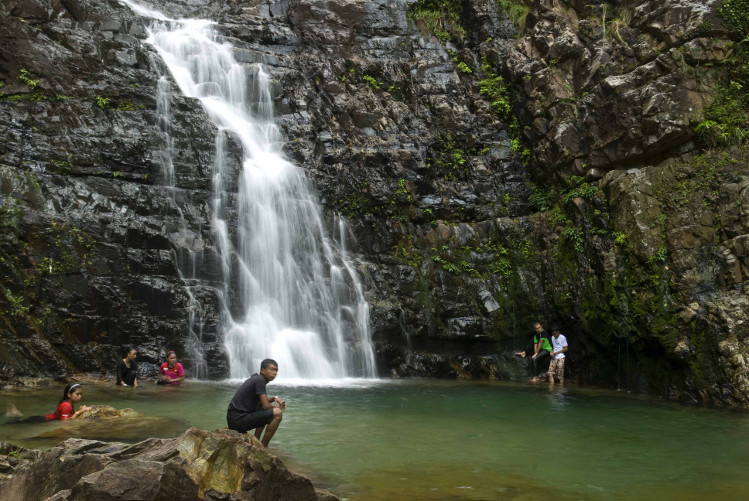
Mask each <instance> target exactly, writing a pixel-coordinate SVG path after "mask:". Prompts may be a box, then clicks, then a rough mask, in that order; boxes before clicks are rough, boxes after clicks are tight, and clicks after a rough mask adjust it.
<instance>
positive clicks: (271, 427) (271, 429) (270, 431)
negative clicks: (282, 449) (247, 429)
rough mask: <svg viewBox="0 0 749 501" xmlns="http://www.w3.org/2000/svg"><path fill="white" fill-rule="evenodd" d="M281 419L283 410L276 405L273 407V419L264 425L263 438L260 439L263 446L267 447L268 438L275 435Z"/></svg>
mask: <svg viewBox="0 0 749 501" xmlns="http://www.w3.org/2000/svg"><path fill="white" fill-rule="evenodd" d="M282 419H283V411H282V410H281V409H279V408H278V407H274V408H273V420H272V421H271V422H270V423H268V426H266V427H265V435H263V439H262V440H261V442H262V444H263V445H264V446H265V447H268V444H269V443H270V439H271V438H273V435H275V433H276V430H277V429H278V425H280V424H281V420H282Z"/></svg>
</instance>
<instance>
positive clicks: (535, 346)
mask: <svg viewBox="0 0 749 501" xmlns="http://www.w3.org/2000/svg"><path fill="white" fill-rule="evenodd" d="M533 331H534V333H533V341H532V342H531V343H530V344H529V345H528V346H527V347H526V348H525V350H523V351H518V352H515V355H520V356H521V357H523V358H525V356H526V355H527V354H529V353H531V352H533V355H531V358H532V359H533V381H534V382H536V381H538V367H539V362H545V360H546V358H550V356H549V354H550V353H551V344H550V343H549V338H548V336H547V335H546V333H545V332H544V328H543V326H542V325H541V322H536V323H534V324H533ZM541 367H543V365H541Z"/></svg>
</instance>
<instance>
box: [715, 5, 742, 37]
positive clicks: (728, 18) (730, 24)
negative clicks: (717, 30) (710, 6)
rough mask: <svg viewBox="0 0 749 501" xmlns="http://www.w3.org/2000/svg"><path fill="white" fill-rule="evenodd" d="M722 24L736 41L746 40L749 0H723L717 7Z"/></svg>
mask: <svg viewBox="0 0 749 501" xmlns="http://www.w3.org/2000/svg"><path fill="white" fill-rule="evenodd" d="M718 15H719V16H720V17H721V18H722V19H723V24H724V25H725V27H726V28H728V29H729V30H730V31H731V33H732V34H733V38H734V40H736V41H743V42H746V41H747V36H749V0H723V3H722V4H721V6H720V7H719V8H718Z"/></svg>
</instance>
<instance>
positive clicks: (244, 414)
mask: <svg viewBox="0 0 749 501" xmlns="http://www.w3.org/2000/svg"><path fill="white" fill-rule="evenodd" d="M277 375H278V364H277V363H276V361H275V360H271V359H270V358H266V359H265V360H263V361H262V362H261V363H260V374H253V375H252V376H250V378H249V379H248V380H246V381H245V382H244V383H243V384H242V386H240V387H239V389H238V390H237V392H236V393H235V394H234V398H232V399H231V402H230V403H229V408H228V409H227V410H226V423H227V424H228V426H229V429H230V430H235V431H238V432H240V433H247V432H248V431H250V430H252V429H254V430H255V438H257V439H258V440H260V435H261V434H262V433H263V429H265V435H264V436H263V439H262V440H261V442H262V443H263V445H264V446H265V447H268V444H269V443H270V440H271V439H272V438H273V435H274V434H275V433H276V430H277V429H278V425H280V424H281V419H283V411H284V410H286V402H284V401H283V400H281V399H280V398H278V397H270V398H268V395H266V393H265V391H266V390H265V385H266V384H267V383H270V382H271V381H273V380H274V379H276V376H277ZM272 402H276V406H275V407H274V406H272V405H271V403H272Z"/></svg>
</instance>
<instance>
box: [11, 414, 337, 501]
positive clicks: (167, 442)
mask: <svg viewBox="0 0 749 501" xmlns="http://www.w3.org/2000/svg"><path fill="white" fill-rule="evenodd" d="M11 449H13V450H17V448H14V447H13V446H10V445H8V444H2V445H1V446H0V451H3V452H4V451H6V450H8V452H10V450H11ZM18 455H19V456H20V457H22V458H28V459H24V461H25V463H24V464H23V465H21V466H18V467H16V468H15V469H14V470H13V471H12V473H11V474H10V475H9V476H7V477H6V478H5V479H4V480H2V481H0V488H2V490H3V493H4V496H8V499H15V500H18V501H34V500H41V499H55V500H59V501H63V500H65V501H74V500H77V501H84V500H91V501H93V500H97V501H99V500H110V499H111V500H115V499H142V500H153V501H157V500H167V499H183V500H192V499H194V500H198V499H232V500H234V499H236V500H239V499H268V500H281V499H299V500H310V501H312V500H318V499H319V500H326V501H328V500H329V501H333V500H335V499H338V498H336V497H335V496H333V495H332V494H330V493H327V492H325V491H321V490H316V489H315V488H314V487H313V485H312V482H310V480H309V479H308V478H306V477H303V476H301V475H298V474H295V473H292V472H290V471H288V470H287V469H286V467H285V466H284V464H283V463H282V462H281V460H279V459H278V458H277V457H275V456H273V455H271V454H269V453H268V452H267V451H266V449H265V448H264V447H263V446H262V445H261V444H260V442H259V441H258V440H256V439H255V438H254V437H251V436H249V435H241V434H239V433H236V432H233V431H227V430H219V431H214V432H206V431H202V430H198V429H196V428H192V429H190V430H187V431H186V432H185V433H184V434H183V435H182V436H180V437H178V438H174V439H153V438H152V439H148V440H145V441H143V442H140V443H137V444H134V445H128V444H123V443H117V442H101V441H95V440H82V439H69V440H66V441H65V442H62V443H61V444H60V445H58V446H57V447H54V448H52V449H50V450H48V451H45V452H39V451H25V450H21V452H19V453H18ZM3 457H5V456H3V455H2V454H0V468H2V460H3Z"/></svg>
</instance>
